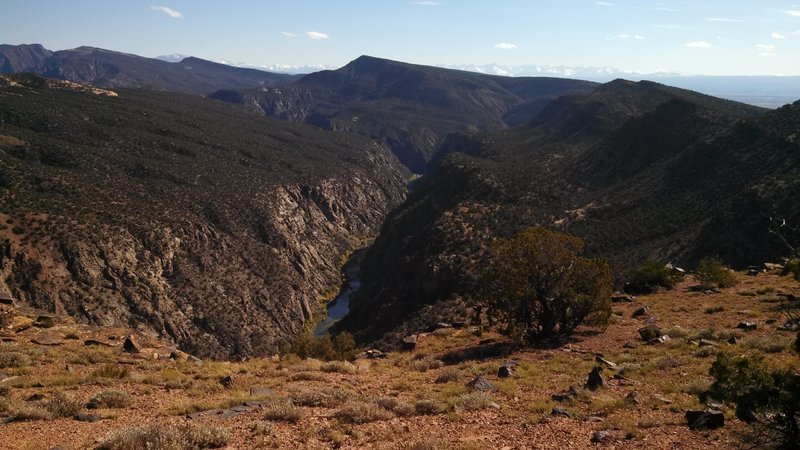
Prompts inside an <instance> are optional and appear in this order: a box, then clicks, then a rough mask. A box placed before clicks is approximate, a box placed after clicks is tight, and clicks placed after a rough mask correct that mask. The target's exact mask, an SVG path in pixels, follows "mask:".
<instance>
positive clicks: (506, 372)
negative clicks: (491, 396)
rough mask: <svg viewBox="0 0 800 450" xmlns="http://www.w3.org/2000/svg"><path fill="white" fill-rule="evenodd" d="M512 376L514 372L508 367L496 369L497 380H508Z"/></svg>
mask: <svg viewBox="0 0 800 450" xmlns="http://www.w3.org/2000/svg"><path fill="white" fill-rule="evenodd" d="M513 374H514V370H513V369H512V368H511V367H509V366H500V368H499V369H497V377H498V378H508V377H510V376H511V375H513Z"/></svg>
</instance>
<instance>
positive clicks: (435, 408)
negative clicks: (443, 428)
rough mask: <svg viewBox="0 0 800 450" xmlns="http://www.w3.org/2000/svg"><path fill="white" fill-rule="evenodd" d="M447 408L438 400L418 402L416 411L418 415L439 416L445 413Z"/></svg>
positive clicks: (415, 404)
mask: <svg viewBox="0 0 800 450" xmlns="http://www.w3.org/2000/svg"><path fill="white" fill-rule="evenodd" d="M444 410H445V406H444V405H442V404H441V403H439V402H437V401H436V400H417V402H416V403H414V411H416V413H417V414H439V413H442V412H444Z"/></svg>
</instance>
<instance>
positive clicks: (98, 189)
mask: <svg viewBox="0 0 800 450" xmlns="http://www.w3.org/2000/svg"><path fill="white" fill-rule="evenodd" d="M0 83H1V84H0V189H2V192H3V195H2V196H0V199H2V200H0V202H2V206H1V208H2V209H1V210H2V211H3V213H2V221H1V222H2V223H3V225H2V230H0V271H2V274H3V278H4V279H5V280H6V284H7V286H6V287H7V289H8V291H9V292H10V293H11V294H12V296H13V297H15V298H16V299H17V300H18V301H20V302H22V303H25V304H28V305H31V306H34V307H38V308H42V309H46V310H49V311H52V312H55V313H58V314H66V315H70V316H73V317H75V318H77V319H78V320H79V321H81V322H85V323H89V324H100V325H119V324H122V325H127V326H130V327H133V328H136V329H141V330H142V331H146V332H154V333H156V334H157V335H159V336H161V337H162V338H164V339H165V340H167V341H168V342H171V343H173V344H175V345H178V346H180V348H181V349H183V350H185V351H188V352H190V353H193V354H198V355H201V356H214V357H238V356H248V355H256V354H266V353H268V352H273V351H275V350H276V349H277V348H278V347H279V346H280V345H281V344H282V343H283V342H284V341H285V340H286V339H287V338H288V337H291V336H293V335H294V334H296V333H297V332H299V331H301V330H302V329H303V327H304V326H305V324H306V323H307V322H308V321H309V319H311V318H312V317H313V316H314V315H315V313H317V312H318V309H319V308H320V300H321V299H322V298H323V297H325V296H326V295H329V293H330V292H331V291H335V290H336V289H337V288H338V284H339V282H340V267H339V260H340V257H341V255H342V254H343V253H344V252H345V251H346V250H347V249H349V248H352V247H354V246H357V245H359V243H360V242H361V240H362V239H364V238H365V237H367V236H371V235H373V234H374V233H375V232H376V231H377V230H378V227H379V226H380V224H381V222H382V220H383V218H384V216H385V215H386V214H387V212H388V211H389V210H390V209H391V208H393V207H394V206H396V205H397V204H399V203H400V202H401V201H402V199H403V197H404V193H405V178H406V173H407V172H406V171H405V169H404V168H403V167H402V166H401V165H400V164H399V163H398V161H397V159H396V158H395V157H394V156H393V155H392V154H391V152H389V150H388V149H387V148H385V147H384V146H381V145H379V144H376V143H374V142H373V141H370V140H367V139H364V138H360V137H358V136H354V135H346V134H342V133H333V132H325V131H321V130H318V129H314V128H312V127H309V126H307V125H301V124H291V123H287V122H281V121H276V120H270V119H265V118H263V117H257V116H254V115H251V114H247V113H245V112H242V111H240V110H237V109H236V108H233V107H231V106H228V105H225V104H222V103H219V102H215V101H212V100H206V99H203V98H200V97H194V96H186V95H179V94H167V93H163V92H162V93H159V92H154V91H146V90H125V89H121V90H115V91H113V92H110V93H109V91H100V92H95V91H96V90H91V89H76V87H75V85H72V84H69V83H63V82H54V81H51V80H46V79H42V78H38V77H35V76H16V77H12V78H2V81H1V82H0ZM103 93H107V94H103ZM101 94H102V95H101ZM111 94H114V95H115V96H113V95H111Z"/></svg>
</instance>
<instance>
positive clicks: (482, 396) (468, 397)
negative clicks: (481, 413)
mask: <svg viewBox="0 0 800 450" xmlns="http://www.w3.org/2000/svg"><path fill="white" fill-rule="evenodd" d="M448 403H449V404H450V406H451V407H452V408H453V409H455V410H460V411H473V410H476V409H485V408H489V407H490V406H492V405H493V404H494V399H493V398H492V397H491V396H490V395H488V394H486V393H484V392H470V393H468V394H463V395H460V396H458V397H455V398H452V399H450V400H449V401H448Z"/></svg>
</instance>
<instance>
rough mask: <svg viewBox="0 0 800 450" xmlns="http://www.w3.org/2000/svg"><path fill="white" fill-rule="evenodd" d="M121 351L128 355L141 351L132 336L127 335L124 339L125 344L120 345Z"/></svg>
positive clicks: (137, 341) (136, 340)
mask: <svg viewBox="0 0 800 450" xmlns="http://www.w3.org/2000/svg"><path fill="white" fill-rule="evenodd" d="M122 349H123V350H125V351H126V352H128V353H139V352H141V351H142V346H141V344H139V340H138V339H136V337H135V336H134V335H129V336H128V337H126V338H125V342H123V343H122Z"/></svg>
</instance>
